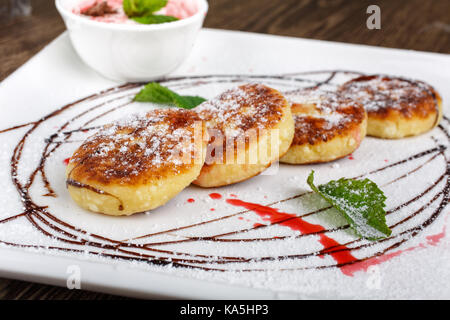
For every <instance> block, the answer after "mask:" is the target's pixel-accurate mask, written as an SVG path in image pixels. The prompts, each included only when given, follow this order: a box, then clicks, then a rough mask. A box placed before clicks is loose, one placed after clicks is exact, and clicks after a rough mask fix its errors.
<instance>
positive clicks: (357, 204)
mask: <svg viewBox="0 0 450 320" xmlns="http://www.w3.org/2000/svg"><path fill="white" fill-rule="evenodd" d="M307 182H308V184H309V186H310V187H311V189H312V190H313V191H314V192H316V193H317V194H319V195H320V196H321V197H322V198H324V199H325V200H326V201H327V202H328V203H330V204H331V205H332V206H333V207H334V208H335V209H336V210H337V211H339V212H340V213H341V214H342V215H343V216H344V218H345V219H346V220H347V222H348V224H349V225H350V227H351V228H352V229H353V230H354V231H355V232H356V234H357V235H358V236H360V237H361V238H365V239H368V240H372V241H373V240H378V239H382V238H385V237H388V236H390V235H391V233H392V231H391V230H390V229H389V227H388V226H387V224H386V212H385V210H384V207H385V206H386V205H385V200H386V196H385V195H384V193H383V191H381V190H380V188H378V186H377V185H376V184H375V183H374V182H372V181H371V180H369V179H364V180H355V179H345V178H341V179H339V180H333V181H330V182H328V183H326V184H323V185H320V186H318V187H316V186H315V185H314V171H311V173H310V174H309V176H308V180H307Z"/></svg>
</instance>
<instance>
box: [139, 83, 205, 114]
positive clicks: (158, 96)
mask: <svg viewBox="0 0 450 320" xmlns="http://www.w3.org/2000/svg"><path fill="white" fill-rule="evenodd" d="M134 101H138V102H153V103H158V104H166V105H174V106H177V107H179V108H183V109H192V108H195V107H196V106H198V105H199V104H200V103H202V102H204V101H206V99H204V98H202V97H198V96H180V95H179V94H177V93H176V92H174V91H172V90H170V89H169V88H167V87H164V86H162V85H160V84H159V83H157V82H150V83H148V84H146V85H145V86H144V88H143V89H142V90H141V91H139V93H138V94H137V95H136V96H135V97H134Z"/></svg>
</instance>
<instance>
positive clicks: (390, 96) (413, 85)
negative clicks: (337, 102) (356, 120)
mask: <svg viewBox="0 0 450 320" xmlns="http://www.w3.org/2000/svg"><path fill="white" fill-rule="evenodd" d="M433 91H434V90H433V89H432V88H431V87H430V86H429V85H428V84H426V83H424V82H422V81H416V80H410V79H404V78H393V77H387V76H363V77H360V78H357V79H353V80H351V81H349V82H347V83H345V84H344V85H343V86H342V88H341V92H342V93H343V94H345V95H346V96H348V97H349V98H351V99H355V100H357V101H359V102H361V103H362V104H363V105H364V107H365V108H366V110H367V112H380V111H384V110H387V109H396V110H404V111H407V110H408V109H416V108H418V107H419V106H420V105H421V104H422V103H423V102H424V101H427V100H428V101H429V100H431V101H432V103H433V102H434V101H433V99H434V98H433Z"/></svg>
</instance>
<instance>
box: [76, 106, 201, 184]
mask: <svg viewBox="0 0 450 320" xmlns="http://www.w3.org/2000/svg"><path fill="white" fill-rule="evenodd" d="M196 126H200V134H201V121H200V120H199V119H198V117H197V116H196V115H195V113H194V112H192V111H188V110H182V109H173V110H172V109H166V110H154V111H152V112H149V113H147V114H146V115H145V116H142V115H131V116H128V117H126V118H125V119H122V120H120V121H118V122H115V123H113V124H111V125H107V126H105V127H104V128H103V129H101V130H100V131H99V132H98V133H96V134H95V135H93V136H91V137H89V138H88V139H87V140H86V141H85V142H84V143H83V144H82V145H81V146H80V148H79V149H78V150H77V151H76V152H75V153H74V156H73V157H72V158H71V160H70V163H73V164H75V165H77V164H81V165H82V167H83V170H86V171H87V173H88V174H89V175H91V176H95V177H96V178H100V179H103V180H109V179H113V178H120V179H121V181H122V182H124V181H127V180H130V179H133V178H134V177H137V176H138V175H139V174H140V173H141V172H143V171H147V170H152V171H157V172H159V174H162V173H163V172H164V171H165V170H170V171H171V172H179V171H180V170H181V169H182V168H183V167H185V166H190V165H192V164H193V163H194V159H195V152H194V151H195V143H194V135H195V129H196ZM200 138H201V136H200ZM74 173H76V171H75V172H74ZM99 176H101V177H99Z"/></svg>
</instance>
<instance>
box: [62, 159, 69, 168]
mask: <svg viewBox="0 0 450 320" xmlns="http://www.w3.org/2000/svg"><path fill="white" fill-rule="evenodd" d="M69 161H70V158H66V159H64V160H63V163H64V164H65V165H66V166H67V165H68V164H69Z"/></svg>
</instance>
